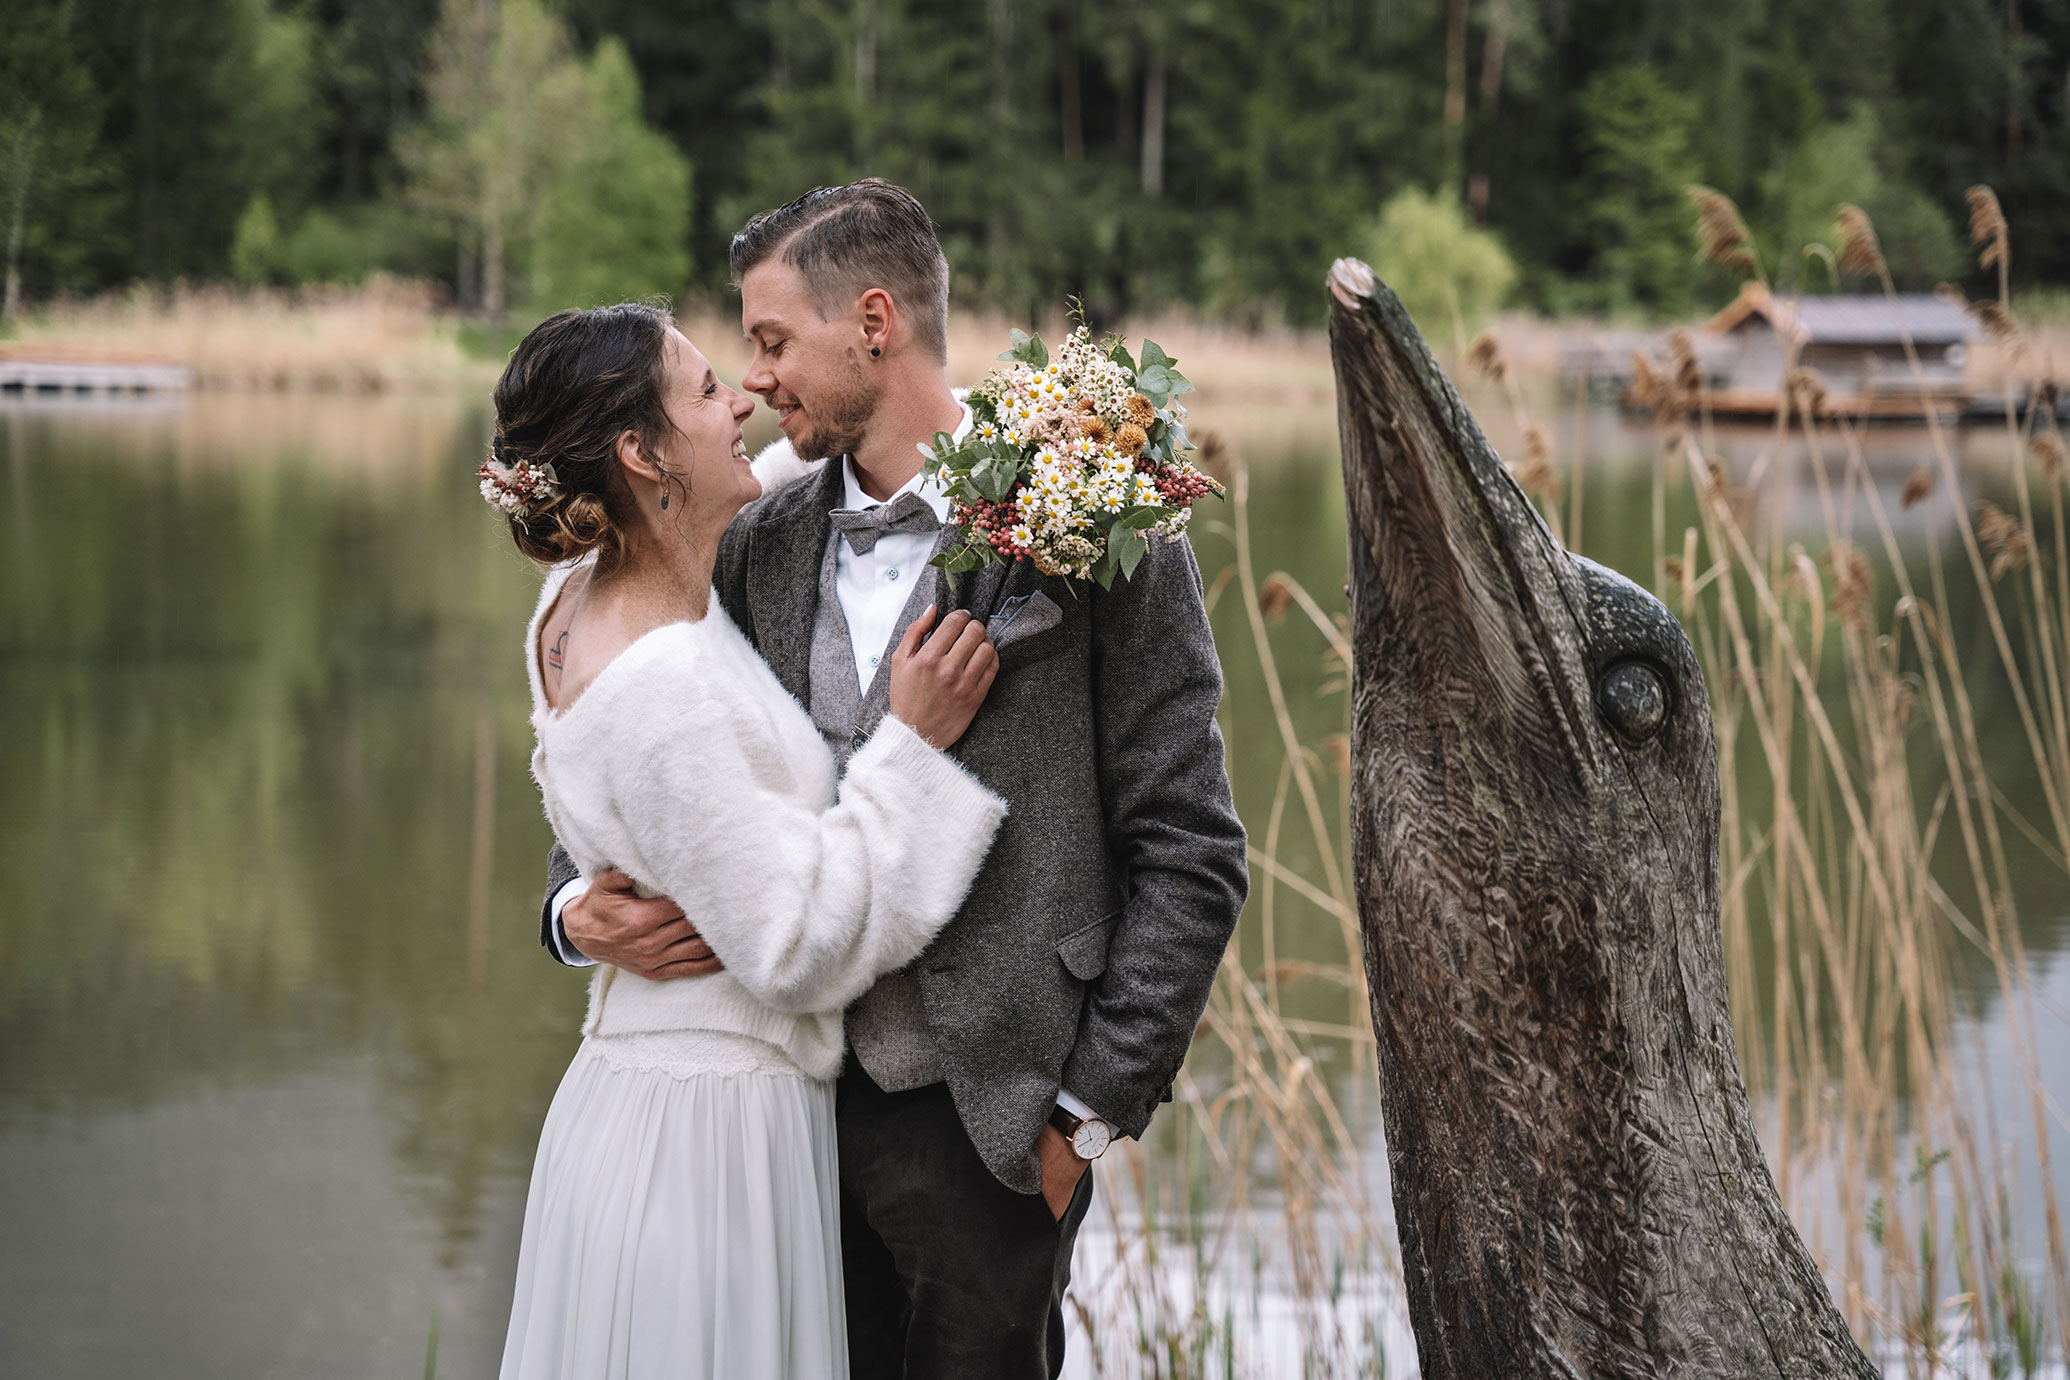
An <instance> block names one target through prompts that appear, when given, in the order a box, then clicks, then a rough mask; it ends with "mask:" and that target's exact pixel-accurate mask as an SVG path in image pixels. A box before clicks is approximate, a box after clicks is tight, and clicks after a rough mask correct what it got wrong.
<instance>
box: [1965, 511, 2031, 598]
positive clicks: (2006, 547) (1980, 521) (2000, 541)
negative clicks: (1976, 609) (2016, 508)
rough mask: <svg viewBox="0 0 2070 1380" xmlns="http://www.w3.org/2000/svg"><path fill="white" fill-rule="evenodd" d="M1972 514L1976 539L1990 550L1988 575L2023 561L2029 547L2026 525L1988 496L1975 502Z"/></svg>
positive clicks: (2017, 566) (2001, 573)
mask: <svg viewBox="0 0 2070 1380" xmlns="http://www.w3.org/2000/svg"><path fill="white" fill-rule="evenodd" d="M1976 514H1977V540H1978V541H1980V542H1982V543H1983V545H1984V549H1985V550H1987V551H1989V552H1990V553H1991V578H1992V579H1994V580H1996V579H1998V578H1999V577H2000V576H2002V575H2004V574H2005V573H2006V572H2007V571H2009V570H2018V569H2019V568H2020V567H2021V566H2023V565H2025V564H2027V558H2028V556H2029V555H2031V554H2032V551H2033V548H2032V546H2031V544H2030V543H2029V542H2028V540H2027V529H2026V528H2024V527H2022V526H2020V524H2019V522H2018V521H2017V520H2015V519H2014V518H2013V517H2012V515H2011V514H2009V513H2007V512H2006V511H2005V510H2004V509H2003V508H2000V507H1999V506H1998V505H1997V504H1995V503H1993V502H1991V500H1989V499H1988V498H1987V499H1984V500H1982V501H1980V502H1979V503H1978V504H1977V507H1976Z"/></svg>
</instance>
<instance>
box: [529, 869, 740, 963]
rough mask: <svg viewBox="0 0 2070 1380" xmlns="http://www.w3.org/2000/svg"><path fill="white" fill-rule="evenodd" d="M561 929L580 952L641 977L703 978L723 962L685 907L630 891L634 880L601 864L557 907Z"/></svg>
mask: <svg viewBox="0 0 2070 1380" xmlns="http://www.w3.org/2000/svg"><path fill="white" fill-rule="evenodd" d="M561 927H562V928H563V929H565V930H566V931H567V932H568V940H569V942H570V943H572V944H574V946H575V947H576V948H577V949H579V950H581V951H582V953H583V954H584V956H586V957H589V958H593V959H595V960H596V961H597V962H599V963H609V964H611V965H612V966H613V967H617V968H623V969H624V970H625V971H626V972H628V973H633V974H635V975H637V976H639V977H644V978H678V977H702V976H703V975H705V974H707V973H716V972H718V971H719V970H720V969H721V968H724V967H725V966H726V965H725V964H723V963H721V962H720V961H719V956H718V955H717V954H715V953H713V952H712V946H711V945H709V944H707V943H705V942H704V936H703V935H701V934H699V933H698V932H697V929H696V927H695V926H693V925H692V924H691V923H690V922H689V921H688V920H686V919H684V918H683V909H682V907H681V906H678V905H677V904H676V903H675V902H674V901H671V900H669V899H668V897H666V896H654V897H645V896H640V895H637V894H635V893H634V891H633V879H632V878H630V877H628V876H626V875H625V874H624V873H623V872H620V871H618V870H617V869H616V868H605V869H604V870H603V871H602V872H599V873H598V874H597V875H596V879H595V880H594V881H592V882H591V883H590V884H589V890H588V891H585V892H583V893H582V894H581V895H580V896H577V897H576V898H575V899H574V900H572V901H570V902H568V904H567V906H566V908H565V909H563V910H562V911H561Z"/></svg>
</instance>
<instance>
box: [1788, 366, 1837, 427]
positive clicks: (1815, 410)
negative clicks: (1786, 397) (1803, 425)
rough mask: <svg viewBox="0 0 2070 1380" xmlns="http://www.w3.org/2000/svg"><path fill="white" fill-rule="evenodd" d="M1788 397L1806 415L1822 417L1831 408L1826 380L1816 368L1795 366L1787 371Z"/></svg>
mask: <svg viewBox="0 0 2070 1380" xmlns="http://www.w3.org/2000/svg"><path fill="white" fill-rule="evenodd" d="M1789 388H1790V399H1791V401H1792V402H1794V403H1795V404H1796V407H1797V411H1798V412H1799V413H1801V414H1802V415H1804V416H1806V417H1823V416H1825V415H1826V413H1827V412H1828V411H1829V410H1830V408H1831V402H1830V399H1829V398H1828V396H1827V394H1826V381H1825V379H1824V378H1823V377H1822V376H1821V375H1820V374H1819V372H1818V370H1816V369H1806V368H1801V367H1800V368H1796V369H1792V370H1790V373H1789Z"/></svg>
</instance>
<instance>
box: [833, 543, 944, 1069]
mask: <svg viewBox="0 0 2070 1380" xmlns="http://www.w3.org/2000/svg"><path fill="white" fill-rule="evenodd" d="M840 545H841V534H840V533H839V532H834V533H831V534H830V535H829V537H828V539H827V550H826V557H825V559H824V560H823V561H822V562H821V565H820V572H819V613H818V616H817V617H816V618H815V619H814V620H813V626H812V666H811V671H810V681H809V685H810V694H809V698H810V700H811V706H810V708H811V711H812V722H813V724H814V725H815V726H816V727H817V728H818V729H819V732H820V736H821V737H823V738H825V739H826V743H827V747H828V748H829V749H830V750H831V751H832V752H833V754H834V763H835V765H836V766H837V767H839V768H840V769H842V770H844V771H845V770H846V769H847V766H848V759H849V757H850V756H851V755H852V754H853V753H854V752H855V750H856V749H857V748H859V747H861V746H862V744H863V741H864V740H865V739H867V738H868V737H869V735H870V734H872V733H874V732H876V731H877V725H878V724H880V723H882V722H883V721H884V716H885V714H887V713H888V712H890V709H891V650H892V648H894V647H896V646H898V643H899V639H900V638H902V637H904V636H905V634H906V629H907V627H908V626H909V625H911V623H912V621H913V620H914V619H915V618H917V617H919V616H920V613H921V611H922V610H923V609H925V608H926V607H927V606H928V605H929V604H931V603H933V602H935V599H936V594H937V591H938V589H939V587H940V583H941V572H940V571H939V570H937V569H935V568H934V567H933V566H931V565H923V566H922V567H920V575H919V578H917V579H915V580H914V581H913V588H912V592H911V593H909V594H908V595H907V596H906V604H905V608H904V609H902V610H901V611H900V613H899V616H898V624H897V626H896V627H894V628H893V629H892V633H891V641H890V643H889V644H888V645H887V646H886V647H885V648H884V654H883V659H882V660H881V661H880V662H879V664H878V666H877V673H876V675H874V676H872V677H871V678H870V688H869V691H868V692H867V693H864V692H862V691H861V690H859V689H858V687H857V685H856V680H855V651H854V648H853V644H852V643H851V641H850V639H849V636H848V620H847V618H846V617H844V616H843V615H842V612H841V595H840V591H839V590H838V589H837V588H836V585H835V573H834V572H835V558H836V556H837V555H838V554H839V551H840ZM937 547H939V543H937ZM848 1043H849V1046H850V1047H851V1048H853V1049H854V1050H855V1057H856V1058H857V1059H859V1060H861V1061H862V1066H863V1068H864V1069H865V1070H866V1071H867V1072H868V1073H869V1075H870V1077H871V1078H873V1079H875V1080H876V1082H877V1086H879V1087H881V1088H883V1089H884V1090H885V1091H886V1092H904V1091H906V1090H907V1089H908V1088H920V1087H925V1086H926V1085H928V1084H929V1083H939V1082H941V1081H942V1079H944V1078H945V1077H947V1076H948V1075H947V1073H946V1072H945V1071H944V1070H943V1068H942V1061H941V1056H940V1054H939V1053H937V1052H936V1049H935V1043H934V1036H933V1034H932V1033H931V1032H930V1031H929V1030H928V1028H927V1008H926V1006H925V1005H924V1004H923V1003H922V1001H921V997H920V980H919V979H918V978H917V977H916V976H914V974H913V972H912V970H911V969H909V968H907V969H900V970H899V971H898V972H895V973H887V974H886V975H885V976H884V977H882V978H880V979H878V981H877V984H876V986H874V987H872V988H870V990H869V991H867V992H865V993H863V994H862V996H861V997H860V998H859V999H858V1000H857V1001H856V1003H855V1005H854V1006H852V1007H850V1008H849V1009H848Z"/></svg>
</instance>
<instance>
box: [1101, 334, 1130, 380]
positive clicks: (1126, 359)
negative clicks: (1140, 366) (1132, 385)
mask: <svg viewBox="0 0 2070 1380" xmlns="http://www.w3.org/2000/svg"><path fill="white" fill-rule="evenodd" d="M1107 358H1109V359H1111V360H1113V361H1114V362H1115V363H1116V364H1119V365H1120V366H1121V367H1122V368H1124V369H1126V370H1128V371H1129V372H1130V373H1131V374H1133V373H1134V372H1136V361H1135V360H1134V358H1132V357H1131V356H1130V355H1129V352H1128V346H1127V345H1126V344H1124V343H1123V342H1122V341H1121V340H1120V339H1119V338H1116V340H1115V342H1114V345H1113V348H1112V349H1110V350H1108V351H1107Z"/></svg>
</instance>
